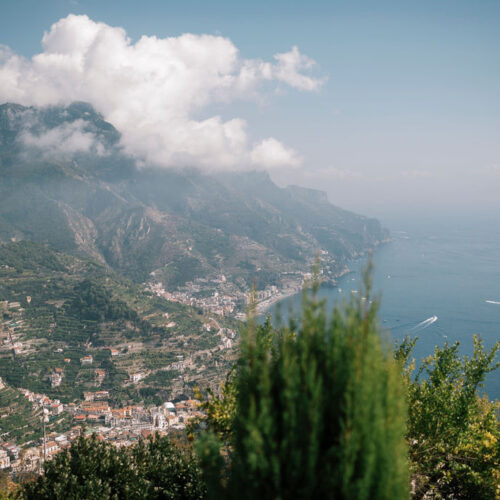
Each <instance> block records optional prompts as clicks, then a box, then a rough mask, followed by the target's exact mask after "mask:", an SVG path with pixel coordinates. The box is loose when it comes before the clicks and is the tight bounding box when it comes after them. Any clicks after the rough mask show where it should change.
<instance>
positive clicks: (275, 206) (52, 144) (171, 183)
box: [0, 103, 386, 282]
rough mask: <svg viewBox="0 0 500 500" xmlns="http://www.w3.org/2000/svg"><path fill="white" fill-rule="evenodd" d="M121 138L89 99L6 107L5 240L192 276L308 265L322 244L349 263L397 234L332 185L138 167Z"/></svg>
mask: <svg viewBox="0 0 500 500" xmlns="http://www.w3.org/2000/svg"><path fill="white" fill-rule="evenodd" d="M119 140H120V134H119V132H118V131H117V130H116V129H115V128H114V127H113V126H112V125H110V124H109V123H107V122H105V121H104V120H103V119H102V117H101V116H100V115H98V114H97V113H95V111H94V110H93V109H92V108H91V107H90V106H88V105H87V104H84V103H75V104H72V105H71V106H68V107H64V108H63V107H57V108H46V109H36V108H25V107H23V106H19V105H15V104H6V105H3V106H0V176H1V179H2V183H1V185H0V241H2V242H7V241H11V240H12V239H17V240H19V239H30V240H34V241H37V242H42V243H47V244H49V245H51V246H52V247H54V248H56V249H59V250H63V251H67V252H68V251H69V252H71V253H74V254H85V255H88V256H91V257H92V258H94V259H97V260H99V261H101V262H103V263H106V264H107V265H109V266H111V267H112V268H114V269H115V270H118V271H120V272H123V273H125V274H128V275H129V276H131V277H133V278H134V279H137V280H140V281H142V280H145V279H146V278H147V277H148V275H149V274H150V273H151V272H152V271H161V270H164V269H165V268H167V267H169V266H170V268H176V269H177V271H178V272H177V273H176V274H175V275H176V279H177V280H178V281H179V282H182V281H183V280H184V278H185V279H192V278H193V276H201V275H206V274H215V273H219V272H221V270H223V271H224V272H225V273H226V274H229V275H235V276H236V275H238V276H240V277H241V278H242V279H244V280H245V279H250V274H249V271H248V269H249V266H250V267H252V266H253V268H258V269H260V270H262V271H263V272H265V271H268V272H269V273H274V274H275V273H280V272H284V271H288V270H290V269H304V270H307V268H308V266H309V265H310V262H311V259H313V258H314V256H315V255H317V253H318V252H319V251H320V250H324V251H327V252H329V254H330V255H332V256H333V257H334V259H335V261H336V262H337V263H338V265H339V266H340V265H341V264H340V263H341V262H342V260H343V259H346V258H349V257H352V256H354V255H356V254H358V253H360V252H363V251H364V250H366V249H368V248H370V247H373V246H374V245H376V244H378V242H379V241H381V240H382V239H384V238H385V237H386V233H385V231H384V230H383V229H382V228H381V226H380V224H379V223H378V221H376V220H374V219H369V218H366V217H362V216H359V215H356V214H353V213H351V212H347V211H344V210H342V209H340V208H337V207H335V206H334V205H332V204H330V203H329V201H328V199H327V197H326V195H325V193H322V192H319V191H314V190H310V189H304V188H299V187H296V186H290V187H288V188H286V189H282V188H279V187H278V186H276V185H275V184H274V183H273V182H272V180H271V179H270V178H269V176H268V175H267V174H265V173H262V172H245V173H229V174H228V173H225V174H205V173H202V172H199V171H197V170H190V169H184V170H173V169H169V170H159V169H153V168H141V169H138V168H136V166H135V164H134V162H133V161H132V160H131V159H130V158H129V157H127V156H126V155H125V154H124V153H123V152H122V150H121V149H120V145H119V144H120V143H119Z"/></svg>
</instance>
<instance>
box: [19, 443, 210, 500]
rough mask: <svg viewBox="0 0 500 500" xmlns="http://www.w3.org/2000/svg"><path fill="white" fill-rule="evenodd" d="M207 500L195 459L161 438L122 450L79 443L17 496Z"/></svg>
mask: <svg viewBox="0 0 500 500" xmlns="http://www.w3.org/2000/svg"><path fill="white" fill-rule="evenodd" d="M204 496H205V487H204V485H203V483H202V481H201V475H200V470H199V467H198V465H197V461H196V459H195V458H194V456H193V455H192V453H191V452H190V451H189V450H186V449H181V448H180V447H178V446H176V445H174V444H173V443H172V442H171V441H170V440H169V439H168V438H165V437H159V436H156V438H155V439H149V440H147V441H141V442H139V443H138V444H137V445H136V446H133V447H130V448H120V449H117V448H115V447H114V446H113V445H112V444H110V443H107V442H102V441H99V440H98V439H97V438H96V436H92V437H90V438H85V437H80V438H78V439H77V440H76V441H75V442H74V443H73V445H72V447H71V449H70V450H69V451H65V452H63V453H60V454H59V455H57V456H56V457H55V458H54V459H53V460H51V461H50V462H47V463H46V465H45V470H44V474H43V475H42V476H40V477H39V478H38V479H37V480H36V481H34V482H30V483H27V484H26V485H25V486H24V488H23V489H22V490H21V491H20V494H19V497H20V498H25V499H33V500H35V499H36V500H43V499H47V500H49V499H51V500H52V499H56V500H57V499H61V500H63V499H64V500H66V499H75V500H76V499H92V500H94V499H95V500H104V499H111V498H128V499H138V500H139V499H141V500H142V499H155V498H158V499H159V498H162V499H186V500H188V499H189V500H190V499H193V500H195V499H201V498H204Z"/></svg>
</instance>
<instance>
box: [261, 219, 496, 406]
mask: <svg viewBox="0 0 500 500" xmlns="http://www.w3.org/2000/svg"><path fill="white" fill-rule="evenodd" d="M386 226H388V227H389V229H390V230H391V237H392V241H391V242H390V243H387V244H384V245H383V246H381V247H379V248H378V249H377V250H376V251H375V253H374V255H373V261H374V264H375V275H374V289H375V291H378V292H380V293H381V295H382V305H381V310H380V314H381V319H382V322H383V326H384V327H386V328H387V329H388V330H389V332H390V334H391V336H392V338H393V339H401V338H403V337H404V336H405V334H406V333H410V334H411V335H412V336H417V337H418V342H417V345H416V349H415V351H414V355H415V358H416V359H417V360H419V359H421V358H422V357H424V356H427V355H429V354H431V353H432V352H433V350H434V347H435V346H436V345H442V344H443V343H444V342H448V343H454V342H457V341H458V342H460V350H461V352H462V353H463V354H471V353H472V346H473V335H474V334H478V335H480V336H481V338H482V339H483V342H484V345H485V347H488V348H489V347H491V346H492V345H493V344H494V343H495V342H496V341H497V340H500V218H499V217H498V216H489V215H483V216H476V217H466V216H464V217H458V216H455V217H446V218H442V219H437V218H435V217H430V218H428V219H427V220H418V221H413V222H408V221H407V220H406V221H397V222H393V223H392V224H391V225H388V224H386ZM365 265H366V259H360V260H358V261H353V262H350V263H349V267H350V269H351V270H352V271H353V272H352V273H351V274H348V275H346V276H344V277H343V278H341V279H340V280H339V283H338V287H336V288H322V289H321V291H320V296H321V297H322V298H325V299H327V301H328V304H329V307H331V306H332V304H333V302H334V301H335V300H338V299H339V298H341V297H342V296H344V295H349V294H351V293H356V292H353V291H357V290H359V288H360V286H359V285H360V270H361V269H362V268H363V267H364V266H365ZM300 303H301V297H300V295H299V296H293V297H289V298H288V299H285V300H283V301H282V302H281V303H280V304H279V307H280V310H281V315H282V317H283V318H285V319H286V317H287V316H288V315H289V311H290V309H291V308H292V309H293V310H294V311H298V310H299V309H300ZM276 308H277V306H273V307H272V308H271V309H270V310H269V313H271V315H272V316H273V317H275V315H276V310H277V309H276ZM499 358H500V357H499V356H497V360H498V359H499ZM485 390H486V392H487V394H488V396H489V397H490V398H491V399H495V398H496V399H500V369H499V370H497V371H496V372H492V373H490V374H489V375H488V377H487V379H486V385H485Z"/></svg>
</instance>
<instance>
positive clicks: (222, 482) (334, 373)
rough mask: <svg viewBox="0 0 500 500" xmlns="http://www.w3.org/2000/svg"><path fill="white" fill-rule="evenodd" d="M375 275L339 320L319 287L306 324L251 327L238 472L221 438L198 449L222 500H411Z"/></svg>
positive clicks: (236, 446)
mask: <svg viewBox="0 0 500 500" xmlns="http://www.w3.org/2000/svg"><path fill="white" fill-rule="evenodd" d="M366 276H367V277H366V279H365V289H364V290H363V293H361V294H360V295H358V296H352V297H351V299H350V301H349V302H348V303H344V304H343V305H342V306H339V307H336V308H335V310H334V311H333V315H332V316H331V317H330V318H329V317H328V315H327V311H326V306H325V304H324V303H319V302H318V301H317V300H316V291H317V286H315V288H314V290H313V294H312V298H308V296H307V295H306V296H305V299H304V307H303V316H302V320H301V322H300V324H294V323H292V324H291V325H290V326H289V327H286V328H279V329H277V330H274V329H273V328H272V326H271V324H270V322H269V321H267V322H266V323H265V324H264V325H262V326H257V325H256V324H255V323H254V322H253V321H251V322H250V324H249V326H248V328H247V329H246V331H245V332H244V334H243V336H242V343H241V354H240V358H239V363H238V366H237V372H236V375H235V386H236V392H235V401H236V412H235V414H234V417H233V422H232V426H233V432H232V434H231V437H230V442H229V447H228V448H227V459H226V462H227V461H230V467H229V468H228V469H224V461H223V460H221V455H220V454H219V453H217V450H218V447H217V446H216V445H215V443H216V442H217V441H216V437H215V435H212V436H210V437H204V438H203V439H202V440H201V443H200V445H199V449H200V452H201V453H200V454H201V457H202V461H203V467H204V470H205V473H206V477H207V480H208V481H209V492H210V493H212V494H213V497H214V498H215V497H227V498H240V499H244V498H248V499H255V498H259V499H261V500H265V499H283V500H285V499H310V498H322V499H323V498H325V499H326V498H338V499H342V498H345V499H370V500H372V499H396V498H397V499H403V498H407V497H408V496H409V493H408V483H409V481H408V464H407V448H406V444H405V439H404V436H405V420H406V407H405V403H404V386H403V383H402V378H401V375H400V367H399V366H398V364H397V363H396V362H395V361H394V359H393V354H392V350H391V349H390V347H389V346H388V344H387V343H386V342H385V341H384V339H383V335H382V332H381V327H380V325H379V321H378V316H377V311H378V301H377V300H373V301H372V300H371V297H370V291H371V290H370V288H371V287H370V279H369V273H367V275H366ZM226 396H227V394H226ZM219 443H220V441H219ZM211 458H212V461H211V460H210V459H211Z"/></svg>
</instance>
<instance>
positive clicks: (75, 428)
mask: <svg viewBox="0 0 500 500" xmlns="http://www.w3.org/2000/svg"><path fill="white" fill-rule="evenodd" d="M3 387H4V383H3V381H2V380H1V379H0V389H2V388H3ZM19 391H20V392H21V393H22V395H23V397H24V398H25V399H26V400H27V401H29V402H30V403H31V404H32V405H33V409H34V411H35V413H36V414H37V415H38V416H39V426H40V428H41V429H42V436H41V437H40V438H39V439H36V440H31V441H26V442H24V443H22V444H18V443H16V441H15V440H9V439H7V440H5V437H6V436H0V437H1V438H2V440H1V441H0V470H8V471H9V472H10V473H12V474H19V473H22V472H38V471H39V470H40V469H41V467H42V465H43V463H44V461H46V460H50V459H51V458H52V457H54V456H55V455H57V454H58V453H60V452H62V451H64V450H66V449H67V448H69V447H70V446H71V443H72V441H74V440H75V439H76V438H77V437H78V436H80V435H81V434H82V433H85V435H90V434H95V435H96V436H97V438H98V439H100V440H103V441H108V442H110V443H112V444H113V445H114V446H116V447H122V446H131V445H133V444H134V443H137V442H138V441H139V440H140V439H145V438H148V437H149V436H152V435H154V434H155V433H159V434H160V435H166V434H168V433H170V432H172V431H175V430H182V429H185V428H186V425H187V424H188V423H189V421H190V420H192V419H197V418H202V417H203V415H204V414H203V412H202V411H201V410H200V402H199V401H198V400H195V399H187V400H180V401H176V402H171V401H166V402H165V403H163V404H162V405H160V406H149V407H144V406H143V405H129V406H124V407H120V408H113V407H111V405H110V403H109V401H108V399H109V392H108V391H94V392H90V391H89V392H85V393H84V401H82V402H81V403H78V404H77V403H69V404H63V403H61V402H60V401H59V400H57V399H55V400H53V399H50V398H49V397H48V396H46V395H45V394H37V393H34V392H32V391H29V390H27V389H19ZM0 418H1V416H0ZM61 419H64V420H65V421H66V422H67V423H68V430H67V431H64V432H55V431H50V432H48V431H47V429H48V428H50V427H51V424H52V423H53V421H54V420H61ZM7 437H8V436H7Z"/></svg>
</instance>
